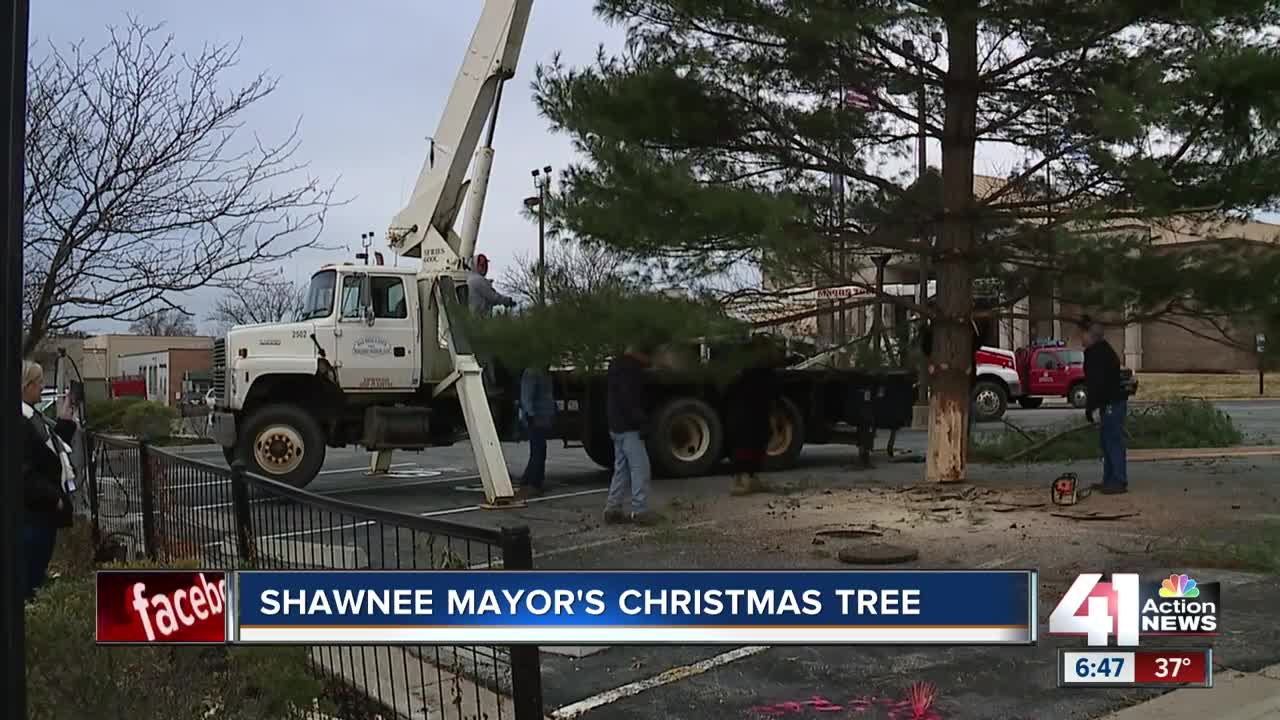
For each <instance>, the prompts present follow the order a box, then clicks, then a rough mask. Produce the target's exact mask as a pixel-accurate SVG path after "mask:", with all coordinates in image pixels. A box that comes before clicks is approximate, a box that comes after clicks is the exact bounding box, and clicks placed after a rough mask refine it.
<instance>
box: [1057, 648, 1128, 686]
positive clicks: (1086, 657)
mask: <svg viewBox="0 0 1280 720" xmlns="http://www.w3.org/2000/svg"><path fill="white" fill-rule="evenodd" d="M1133 671H1134V662H1133V652H1132V651H1129V652H1117V651H1111V652H1108V651H1104V650H1080V651H1075V650H1068V651H1065V652H1063V653H1062V671H1061V672H1062V675H1061V677H1060V678H1059V680H1060V681H1061V683H1062V684H1063V685H1119V684H1128V683H1132V682H1133V681H1134V674H1133Z"/></svg>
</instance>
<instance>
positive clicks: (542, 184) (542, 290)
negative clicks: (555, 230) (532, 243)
mask: <svg viewBox="0 0 1280 720" xmlns="http://www.w3.org/2000/svg"><path fill="white" fill-rule="evenodd" d="M533 185H534V188H535V189H537V191H538V195H537V205H538V304H539V305H546V304H547V189H548V188H549V187H550V186H551V166H550V165H545V166H543V168H542V170H540V171H539V170H536V169H535V170H534V171H533ZM530 199H531V200H532V199H533V198H530Z"/></svg>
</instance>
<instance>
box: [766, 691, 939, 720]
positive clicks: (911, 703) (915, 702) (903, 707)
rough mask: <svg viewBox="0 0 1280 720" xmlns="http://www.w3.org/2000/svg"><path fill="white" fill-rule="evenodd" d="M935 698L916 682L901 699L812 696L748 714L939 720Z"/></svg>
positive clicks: (934, 694) (864, 696)
mask: <svg viewBox="0 0 1280 720" xmlns="http://www.w3.org/2000/svg"><path fill="white" fill-rule="evenodd" d="M936 699H937V690H936V689H933V687H932V686H931V685H928V684H926V683H916V684H915V685H913V686H912V687H911V689H910V690H908V692H907V695H906V697H904V698H892V697H879V696H875V695H861V696H858V697H855V698H852V699H850V700H849V701H848V702H846V703H844V704H843V705H841V704H837V703H834V702H831V701H830V700H828V699H827V698H825V697H823V696H821V695H814V696H813V697H811V698H809V699H808V700H803V701H796V700H791V701H787V702H781V703H776V704H774V705H759V706H756V707H753V708H751V709H750V710H749V711H748V712H749V713H751V714H753V715H755V716H765V717H784V716H795V715H801V714H803V715H810V714H811V713H824V714H825V713H845V714H846V715H848V716H850V717H852V716H856V715H864V714H866V713H869V712H872V711H873V710H876V709H882V710H883V711H884V712H885V714H886V716H887V717H888V720H943V718H942V716H941V715H939V714H938V712H937V711H936V710H934V709H933V707H932V706H933V703H934V701H935V700H936ZM827 717H831V715H827Z"/></svg>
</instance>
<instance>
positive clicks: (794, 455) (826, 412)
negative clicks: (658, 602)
mask: <svg viewBox="0 0 1280 720" xmlns="http://www.w3.org/2000/svg"><path fill="white" fill-rule="evenodd" d="M645 374H646V377H647V378H648V387H647V393H646V397H647V398H648V403H647V407H646V411H647V413H646V415H647V417H648V418H649V428H648V429H647V432H646V434H645V441H646V444H647V445H648V448H649V457H650V460H651V462H652V466H653V471H654V474H655V475H658V476H662V477H693V476H698V475H705V474H708V473H711V472H714V471H715V469H716V467H717V466H718V465H719V463H720V462H721V461H722V460H724V459H726V458H727V457H728V455H729V454H730V452H731V448H732V447H733V438H732V437H730V432H731V431H730V427H731V424H730V423H729V422H727V413H728V412H729V410H728V408H729V407H730V404H729V401H730V398H729V397H728V396H727V394H726V392H727V385H728V383H727V382H718V381H716V380H714V379H709V378H708V377H707V374H706V373H699V372H688V371H679V370H666V369H650V370H646V371H645ZM512 375H513V376H512V377H508V378H506V379H505V381H504V383H503V384H504V391H503V392H502V393H500V394H497V397H505V398H517V397H519V377H518V374H512ZM778 375H779V381H780V382H779V384H780V386H781V398H780V401H779V402H778V404H777V405H776V407H775V408H774V412H773V417H772V423H771V424H772V428H773V432H772V435H771V438H770V442H769V447H768V451H767V459H766V463H765V465H766V468H767V469H770V470H781V469H785V468H789V467H792V466H794V465H795V463H796V461H797V459H798V458H799V456H800V451H801V450H802V449H803V447H804V446H805V445H823V444H848V445H854V446H857V447H858V452H859V456H860V457H861V458H862V460H863V461H864V462H867V461H869V457H870V453H871V451H872V449H873V446H874V443H875V436H876V431H877V430H888V431H889V432H890V441H889V447H888V449H889V452H890V453H891V454H892V452H893V438H894V435H896V433H897V431H898V430H899V429H901V428H903V427H906V426H908V425H910V423H911V407H912V404H913V403H914V401H915V393H916V382H915V380H916V378H915V374H914V373H913V372H911V371H908V370H900V369H889V370H854V369H827V368H813V369H803V370H797V369H784V370H779V371H778ZM551 376H552V382H553V387H554V392H555V398H556V404H557V407H558V413H557V417H556V422H555V426H554V428H553V430H552V432H551V435H550V438H549V439H552V440H561V441H562V442H563V443H564V444H565V446H566V447H574V446H577V447H581V448H582V449H583V450H584V451H585V452H586V454H587V456H588V457H590V458H591V459H592V460H593V461H594V462H595V463H596V464H598V465H600V466H601V467H604V468H612V467H613V442H612V440H611V439H610V436H609V423H608V417H607V407H608V399H607V398H608V389H607V379H606V375H605V373H603V372H580V371H572V370H563V371H552V372H551ZM495 399H496V398H495ZM495 410H496V412H495V417H502V418H503V421H501V422H500V425H502V426H504V429H505V430H506V432H503V433H502V434H503V435H506V436H508V437H513V436H514V435H515V434H516V433H517V432H518V430H517V427H516V426H517V423H516V422H515V416H516V411H515V403H514V401H513V402H511V403H509V404H506V403H504V407H502V408H496V409H495Z"/></svg>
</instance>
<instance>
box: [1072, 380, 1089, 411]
mask: <svg viewBox="0 0 1280 720" xmlns="http://www.w3.org/2000/svg"><path fill="white" fill-rule="evenodd" d="M1067 402H1069V403H1071V407H1073V408H1075V409H1077V410H1083V409H1085V408H1086V407H1088V405H1089V389H1088V388H1087V387H1086V386H1085V384H1084V383H1083V382H1078V383H1076V384H1075V385H1072V386H1071V389H1070V390H1067Z"/></svg>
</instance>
